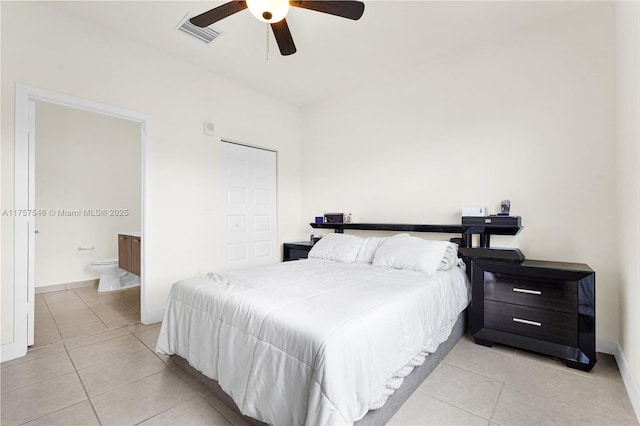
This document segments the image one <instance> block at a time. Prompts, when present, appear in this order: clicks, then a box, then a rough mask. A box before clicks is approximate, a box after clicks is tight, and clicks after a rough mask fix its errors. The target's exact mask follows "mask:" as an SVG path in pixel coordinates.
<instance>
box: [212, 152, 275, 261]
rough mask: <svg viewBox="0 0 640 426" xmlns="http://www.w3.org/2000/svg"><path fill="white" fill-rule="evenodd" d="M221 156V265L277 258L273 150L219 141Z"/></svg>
mask: <svg viewBox="0 0 640 426" xmlns="http://www.w3.org/2000/svg"><path fill="white" fill-rule="evenodd" d="M221 160H222V161H221V164H222V167H221V171H222V173H221V174H222V176H221V182H222V207H223V209H222V210H223V211H222V213H223V214H222V218H223V224H222V227H223V232H222V242H223V247H222V256H223V259H224V267H225V268H242V267H249V266H257V265H266V264H269V263H275V262H277V261H278V256H277V255H276V248H277V232H276V223H277V206H276V153H275V152H274V151H269V150H265V149H260V148H253V147H248V146H244V145H239V144H235V143H229V142H222V146H221Z"/></svg>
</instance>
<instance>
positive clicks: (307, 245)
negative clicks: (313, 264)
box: [282, 241, 313, 262]
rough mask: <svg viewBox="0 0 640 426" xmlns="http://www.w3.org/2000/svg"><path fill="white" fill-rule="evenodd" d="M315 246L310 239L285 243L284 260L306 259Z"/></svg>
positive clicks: (283, 249)
mask: <svg viewBox="0 0 640 426" xmlns="http://www.w3.org/2000/svg"><path fill="white" fill-rule="evenodd" d="M311 247H313V243H311V242H310V241H297V242H295V243H284V244H283V245H282V261H283V262H289V261H291V260H300V259H306V258H307V256H308V255H309V251H310V250H311Z"/></svg>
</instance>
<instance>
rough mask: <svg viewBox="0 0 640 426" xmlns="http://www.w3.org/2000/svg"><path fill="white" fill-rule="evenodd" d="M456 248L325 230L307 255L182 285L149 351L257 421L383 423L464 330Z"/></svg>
mask: <svg viewBox="0 0 640 426" xmlns="http://www.w3.org/2000/svg"><path fill="white" fill-rule="evenodd" d="M454 248H455V245H452V244H449V243H445V242H430V241H426V240H421V239H418V238H415V237H410V236H408V235H399V236H393V237H387V238H380V237H371V238H360V237H355V236H352V235H342V234H330V235H328V236H326V237H325V238H323V239H322V240H321V241H320V242H319V243H318V244H316V246H314V248H313V249H312V250H311V252H310V254H309V256H310V258H309V259H307V260H299V261H295V262H286V263H280V264H275V265H269V266H265V267H259V268H251V269H245V270H240V271H229V272H226V273H210V274H207V275H205V276H200V277H193V278H190V279H186V280H183V281H180V282H178V283H176V284H175V285H174V286H173V287H172V290H171V294H170V296H169V300H168V303H167V309H166V312H165V317H164V320H163V323H162V327H161V331H160V335H159V337H158V344H157V348H156V350H157V351H158V352H159V353H162V354H166V355H172V356H174V358H175V359H176V361H177V362H178V364H180V365H182V366H183V368H184V369H185V370H186V371H187V372H189V373H190V374H193V375H194V376H196V377H197V378H199V380H201V381H202V382H203V383H205V384H207V385H209V387H210V388H211V389H212V390H213V391H214V392H216V393H218V394H220V395H221V396H222V397H223V401H226V402H227V403H228V404H229V405H230V406H232V407H234V408H235V409H237V410H238V411H239V412H241V413H242V414H243V415H245V416H248V417H249V418H250V419H255V420H256V421H257V422H256V423H259V422H263V423H268V424H276V425H294V424H295V425H298V424H300V425H302V424H306V425H324V424H330V425H339V424H340V425H342V424H354V423H355V424H360V425H361V424H384V423H385V422H386V421H387V420H388V419H389V418H390V417H391V416H392V415H393V413H394V412H395V410H397V408H398V407H399V406H400V405H401V404H402V402H403V401H404V399H406V398H407V397H408V395H410V393H411V392H413V390H415V388H416V387H417V386H418V385H419V384H420V383H421V381H422V380H424V378H425V377H426V375H428V373H429V372H430V371H431V370H432V369H433V368H435V365H437V362H439V360H440V359H442V357H444V355H446V352H448V350H449V349H450V348H451V347H452V346H453V345H454V344H455V342H456V341H457V339H459V338H460V336H461V335H462V333H463V331H464V310H465V308H466V307H467V305H468V304H469V300H470V292H469V283H468V280H467V277H466V274H465V272H464V267H463V264H461V262H460V261H459V260H458V258H457V255H456V251H455V249H454Z"/></svg>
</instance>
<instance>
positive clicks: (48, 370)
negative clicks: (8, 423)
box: [2, 351, 74, 394]
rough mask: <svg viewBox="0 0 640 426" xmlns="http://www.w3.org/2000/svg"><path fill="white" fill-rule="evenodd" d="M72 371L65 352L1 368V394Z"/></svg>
mask: <svg viewBox="0 0 640 426" xmlns="http://www.w3.org/2000/svg"><path fill="white" fill-rule="evenodd" d="M71 371H74V368H73V365H72V364H71V360H70V359H69V355H67V352H66V351H65V352H60V353H56V354H54V355H50V356H47V357H44V358H38V359H35V360H32V361H27V362H23V363H21V364H17V365H14V366H11V367H5V368H2V393H3V394H4V393H7V392H12V391H14V390H16V389H19V388H22V387H25V386H30V385H32V384H34V383H39V382H43V381H45V380H48V379H51V378H53V377H57V376H61V375H63V374H65V373H69V372H71Z"/></svg>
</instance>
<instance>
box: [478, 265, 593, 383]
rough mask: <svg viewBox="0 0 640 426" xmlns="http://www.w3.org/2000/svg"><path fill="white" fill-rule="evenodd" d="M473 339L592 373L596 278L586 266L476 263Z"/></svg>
mask: <svg viewBox="0 0 640 426" xmlns="http://www.w3.org/2000/svg"><path fill="white" fill-rule="evenodd" d="M471 283H472V295H473V296H472V298H471V334H472V335H473V339H474V340H475V342H476V343H478V344H480V345H485V346H491V345H492V344H493V343H501V344H503V345H510V346H515V347H518V348H522V349H526V350H528V351H534V352H540V353H544V354H547V355H550V356H555V357H558V358H562V359H564V360H565V362H566V364H567V366H569V367H573V368H578V369H580V370H585V371H589V370H591V368H593V366H594V365H595V363H596V335H595V330H596V274H595V272H594V271H593V270H592V269H591V268H590V267H589V266H588V265H585V264H581V263H564V262H549V261H544V260H530V259H526V260H524V261H523V262H522V263H513V262H500V261H494V260H485V259H472V260H471Z"/></svg>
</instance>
